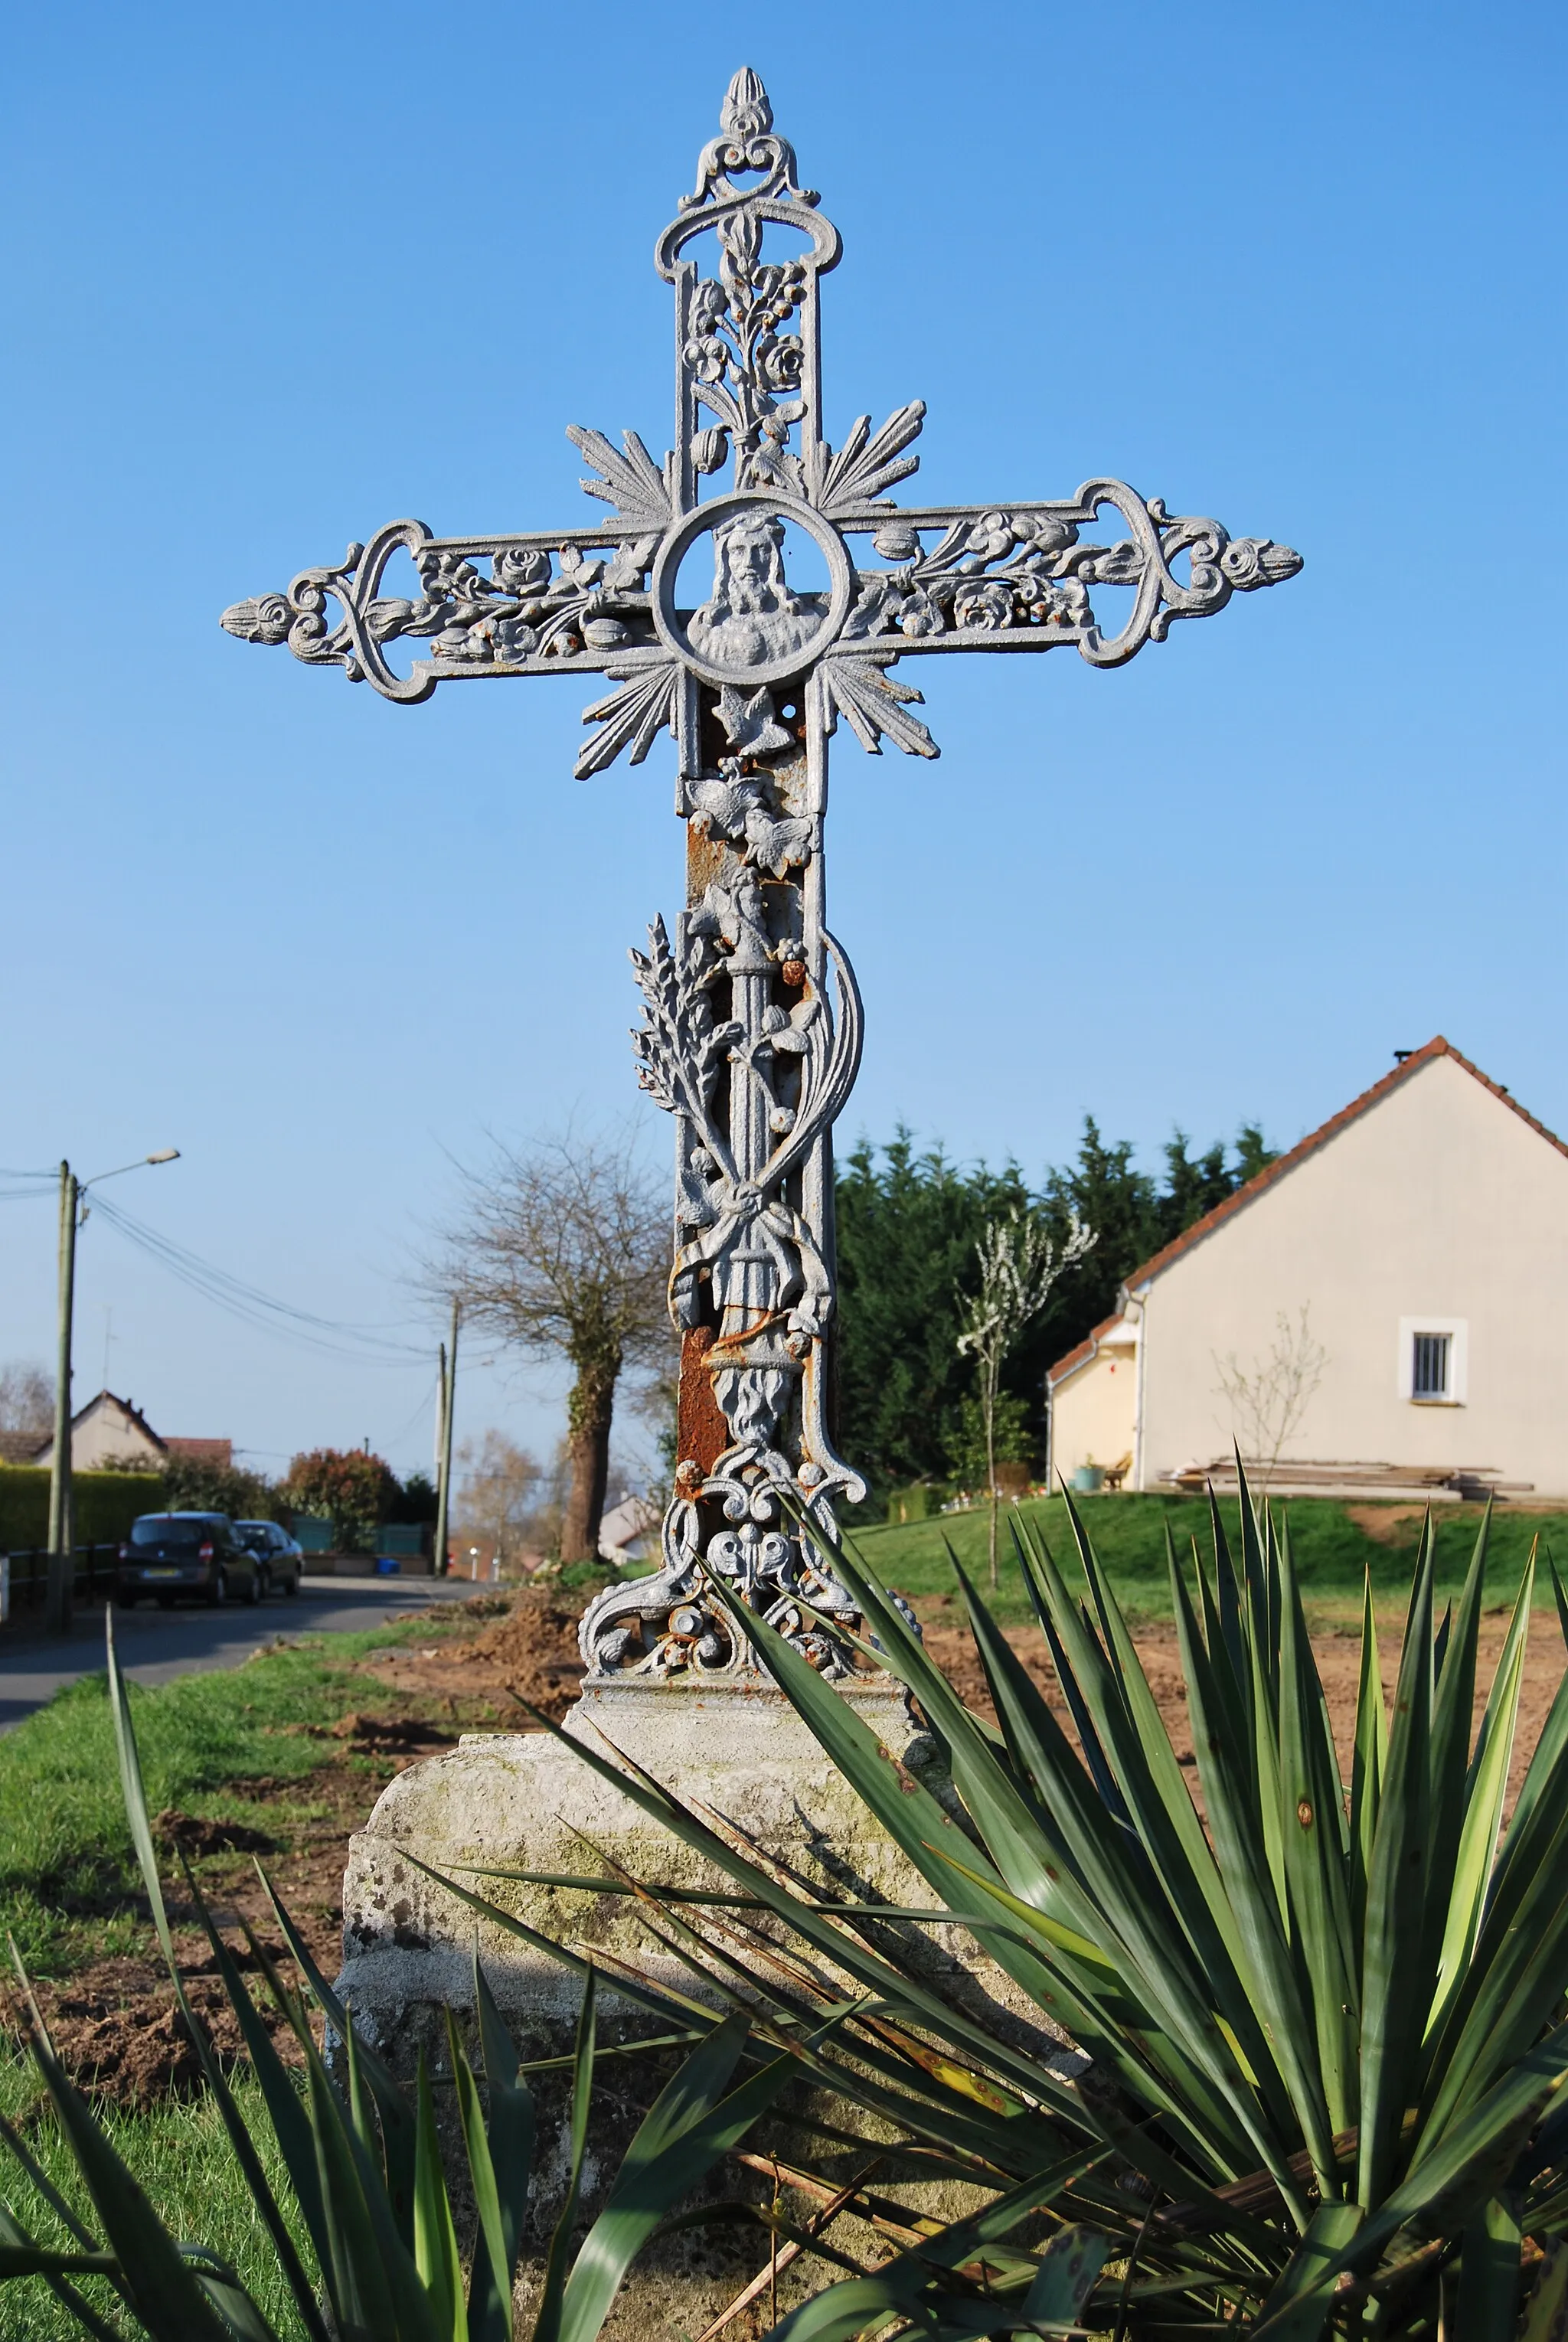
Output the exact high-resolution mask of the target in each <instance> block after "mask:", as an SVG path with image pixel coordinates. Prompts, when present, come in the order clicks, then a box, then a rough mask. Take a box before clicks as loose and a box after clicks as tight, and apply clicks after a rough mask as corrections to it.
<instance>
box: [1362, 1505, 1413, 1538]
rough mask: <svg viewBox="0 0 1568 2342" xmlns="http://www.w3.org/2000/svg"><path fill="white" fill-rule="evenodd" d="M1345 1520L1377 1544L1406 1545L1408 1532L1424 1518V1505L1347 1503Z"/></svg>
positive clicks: (1408, 1536)
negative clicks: (1353, 1524) (1351, 1522)
mask: <svg viewBox="0 0 1568 2342" xmlns="http://www.w3.org/2000/svg"><path fill="white" fill-rule="evenodd" d="M1344 1516H1345V1518H1346V1520H1347V1521H1353V1522H1354V1523H1355V1526H1356V1527H1357V1528H1358V1529H1361V1530H1363V1532H1364V1534H1365V1535H1366V1536H1369V1537H1372V1538H1373V1540H1374V1541H1375V1542H1376V1543H1377V1544H1378V1545H1392V1546H1408V1545H1409V1543H1410V1532H1411V1530H1412V1529H1413V1528H1416V1529H1419V1528H1420V1526H1421V1524H1422V1522H1423V1520H1424V1519H1425V1518H1426V1506H1424V1505H1347V1506H1345V1508H1344Z"/></svg>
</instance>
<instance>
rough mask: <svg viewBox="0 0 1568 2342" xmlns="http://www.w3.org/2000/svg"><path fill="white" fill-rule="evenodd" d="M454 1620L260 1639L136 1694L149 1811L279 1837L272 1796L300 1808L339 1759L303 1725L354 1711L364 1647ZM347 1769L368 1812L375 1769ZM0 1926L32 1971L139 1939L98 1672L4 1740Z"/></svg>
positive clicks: (118, 1949)
mask: <svg viewBox="0 0 1568 2342" xmlns="http://www.w3.org/2000/svg"><path fill="white" fill-rule="evenodd" d="M454 1608H455V1606H454ZM456 1623H457V1622H456V1620H455V1619H454V1620H453V1621H451V1622H447V1621H445V1620H443V1619H441V1617H440V1616H439V1614H436V1615H435V1616H425V1617H424V1618H421V1619H420V1620H419V1621H418V1622H417V1623H411V1624H409V1625H407V1626H386V1625H383V1626H377V1627H375V1628H374V1629H372V1630H369V1631H367V1632H365V1633H363V1634H356V1635H330V1636H329V1635H307V1636H302V1637H301V1638H300V1639H299V1640H298V1641H297V1642H289V1643H277V1644H269V1645H266V1646H264V1647H263V1648H262V1649H261V1650H259V1651H256V1652H255V1653H254V1654H253V1655H252V1656H251V1657H250V1658H249V1659H247V1660H246V1661H245V1664H244V1666H239V1667H235V1668H234V1669H232V1670H225V1671H222V1672H216V1673H213V1674H209V1675H190V1676H180V1677H179V1679H178V1680H177V1681H176V1682H175V1683H172V1684H166V1685H164V1686H161V1687H160V1688H159V1689H157V1690H155V1691H148V1690H145V1689H143V1688H142V1687H140V1686H136V1685H133V1686H132V1687H131V1697H132V1701H133V1703H134V1707H135V1718H136V1731H137V1735H138V1737H139V1739H140V1742H141V1746H142V1762H143V1765H144V1767H145V1772H146V1780H147V1797H148V1801H149V1805H150V1807H151V1810H152V1811H153V1812H155V1813H156V1812H158V1811H160V1810H161V1809H162V1808H164V1807H177V1808H179V1809H180V1810H181V1811H183V1812H185V1813H187V1814H194V1815H198V1816H201V1815H214V1816H221V1817H222V1818H224V1819H225V1820H238V1821H242V1822H251V1823H253V1824H254V1825H255V1827H258V1828H262V1829H266V1828H268V1827H271V1828H273V1829H275V1828H276V1827H277V1826H278V1824H279V1822H280V1820H285V1819H288V1818H295V1816H294V1814H293V1813H292V1812H288V1813H285V1812H280V1809H279V1806H278V1803H277V1800H278V1797H279V1795H280V1792H281V1794H282V1797H283V1799H284V1800H285V1805H286V1807H289V1808H292V1807H294V1803H295V1801H294V1799H293V1798H291V1797H289V1794H288V1793H289V1789H290V1787H291V1786H292V1785H293V1784H294V1783H295V1782H297V1783H298V1784H299V1801H300V1805H301V1807H303V1808H304V1809H305V1811H308V1800H309V1795H310V1790H309V1777H310V1776H311V1774H312V1773H314V1772H315V1771H316V1770H317V1769H318V1768H319V1767H321V1766H322V1765H323V1763H324V1761H325V1757H326V1756H328V1755H330V1757H332V1759H333V1760H334V1761H335V1762H337V1763H342V1761H343V1758H344V1751H343V1749H342V1747H341V1746H340V1745H339V1744H337V1743H335V1742H331V1741H328V1742H325V1743H324V1742H322V1741H320V1740H317V1739H313V1738H311V1737H310V1736H309V1731H310V1728H311V1727H317V1728H319V1727H321V1726H330V1725H331V1724H332V1723H333V1721H334V1720H335V1718H337V1717H339V1716H342V1715H343V1713H344V1711H345V1708H350V1707H352V1706H355V1705H358V1706H365V1704H366V1700H365V1695H366V1690H367V1686H366V1684H365V1678H364V1676H355V1674H354V1673H353V1668H354V1665H355V1661H357V1660H359V1659H360V1658H362V1657H363V1656H365V1653H366V1652H367V1651H372V1650H378V1649H385V1648H392V1647H395V1646H399V1645H402V1644H406V1643H408V1642H411V1641H412V1642H419V1643H431V1642H434V1641H435V1640H436V1639H437V1638H438V1637H439V1636H441V1635H442V1634H443V1633H444V1632H450V1631H452V1627H453V1626H454V1625H455V1624H456ZM374 1696H375V1705H376V1706H378V1707H381V1708H387V1707H395V1706H396V1705H397V1703H396V1698H395V1695H393V1694H389V1693H387V1692H386V1691H385V1690H384V1689H382V1688H381V1687H380V1686H376V1687H375V1695H374ZM352 1761H355V1762H356V1763H358V1764H360V1765H362V1766H363V1767H364V1770H365V1786H366V1790H367V1793H368V1795H367V1804H368V1802H369V1797H370V1796H373V1795H374V1792H375V1781H376V1779H377V1778H378V1777H385V1770H386V1769H387V1768H385V1767H377V1766H376V1765H375V1762H374V1761H373V1760H372V1759H369V1758H357V1759H354V1760H352ZM247 1780H251V1781H265V1783H266V1784H267V1787H266V1790H265V1797H264V1798H263V1799H261V1800H257V1799H255V1798H246V1797H245V1796H244V1794H243V1784H244V1783H245V1781H247ZM234 1784H240V1785H242V1793H241V1794H236V1793H235V1788H234V1787H232V1786H231V1785H234ZM0 1928H3V1929H5V1930H6V1931H8V1932H9V1933H10V1934H11V1935H12V1936H14V1937H15V1940H16V1945H17V1948H18V1949H19V1951H20V1952H21V1954H22V1957H23V1958H24V1960H25V1962H26V1964H27V1966H28V1967H29V1968H30V1969H31V1970H32V1972H33V1973H34V1974H35V1976H38V1977H57V1976H61V1975H64V1974H66V1973H68V1972H69V1971H70V1970H71V1969H72V1968H74V1967H80V1966H81V1965H82V1964H83V1963H84V1962H85V1961H86V1960H89V1959H103V1958H106V1957H113V1956H114V1955H115V1954H118V1953H124V1952H129V1951H132V1950H134V1949H139V1948H141V1947H142V1945H143V1943H144V1941H145V1914H144V1912H143V1908H142V1904H141V1897H140V1893H139V1889H138V1887H137V1886H136V1884H135V1865H134V1861H133V1857H132V1854H131V1843H130V1837H129V1834H128V1832H127V1829H126V1827H125V1807H124V1805H123V1804H122V1802H121V1797H120V1784H119V1777H118V1774H117V1772H116V1770H115V1748H114V1736H113V1731H112V1728H111V1725H110V1719H109V1704H108V1697H107V1686H106V1679H105V1676H102V1675H92V1676H84V1677H83V1678H82V1679H81V1680H80V1681H79V1682H77V1683H75V1684H72V1685H69V1686H67V1687H66V1688H65V1690H63V1691H61V1692H59V1693H57V1694H56V1695H55V1698H54V1699H52V1700H51V1701H50V1702H49V1704H48V1706H46V1707H42V1708H39V1709H38V1710H37V1712H36V1713H35V1715H33V1716H27V1717H26V1718H25V1719H24V1721H23V1722H22V1723H21V1724H19V1725H18V1726H16V1728H15V1731H14V1732H10V1733H7V1735H6V1736H5V1738H4V1739H3V1740H0Z"/></svg>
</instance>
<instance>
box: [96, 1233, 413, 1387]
mask: <svg viewBox="0 0 1568 2342" xmlns="http://www.w3.org/2000/svg"><path fill="white" fill-rule="evenodd" d="M93 1208H94V1210H95V1211H96V1212H99V1213H101V1214H102V1216H103V1217H104V1218H105V1220H106V1221H107V1222H108V1224H109V1226H111V1227H113V1228H117V1229H118V1231H119V1233H120V1234H121V1235H122V1236H125V1238H126V1240H127V1241H128V1242H129V1243H131V1244H134V1245H135V1246H137V1247H138V1249H139V1250H141V1251H143V1252H145V1253H146V1254H148V1255H149V1256H151V1257H152V1258H153V1259H154V1260H155V1261H157V1262H158V1263H159V1265H160V1266H162V1267H164V1268H165V1269H166V1270H167V1271H168V1273H169V1275H170V1276H175V1277H177V1278H178V1279H179V1281H180V1283H181V1284H182V1285H185V1286H188V1287H189V1288H190V1290H191V1291H192V1292H195V1293H199V1294H200V1295H201V1296H203V1298H204V1299H205V1300H207V1301H210V1302H212V1303H213V1304H214V1305H215V1306H216V1307H217V1308H219V1309H223V1310H225V1311H226V1312H227V1313H228V1315H229V1316H232V1317H237V1318H238V1319H239V1320H240V1321H241V1323H242V1324H245V1325H248V1326H253V1327H254V1328H255V1329H256V1330H257V1331H259V1332H261V1333H265V1334H272V1335H274V1336H276V1337H277V1338H279V1339H281V1340H285V1341H292V1342H295V1343H297V1344H298V1345H299V1346H301V1347H302V1348H305V1349H310V1350H315V1351H316V1352H318V1353H319V1354H321V1355H323V1356H327V1357H337V1358H346V1359H350V1360H352V1361H353V1363H354V1364H355V1365H356V1366H404V1367H407V1366H412V1365H414V1362H415V1361H417V1362H418V1363H419V1364H420V1365H421V1366H425V1367H428V1366H429V1362H430V1353H429V1350H428V1349H427V1348H426V1347H425V1346H424V1345H421V1344H415V1343H412V1342H399V1341H394V1340H388V1339H387V1338H386V1336H387V1334H388V1333H389V1332H390V1330H391V1329H390V1328H389V1327H381V1326H355V1325H352V1324H344V1323H340V1322H339V1321H337V1320H335V1319H334V1318H330V1317H318V1316H315V1314H314V1312H312V1311H310V1310H308V1309H296V1308H295V1307H294V1306H293V1305H292V1304H291V1303H289V1302H286V1301H278V1300H276V1299H275V1298H274V1296H272V1295H271V1294H269V1293H264V1292H263V1291H262V1290H261V1288H260V1287H259V1286H255V1285H248V1284H246V1283H245V1279H244V1278H243V1277H237V1276H231V1275H230V1273H229V1271H228V1270H227V1269H224V1268H219V1267H217V1266H215V1264H214V1263H213V1262H211V1261H207V1260H204V1259H203V1258H202V1257H201V1256H200V1254H198V1253H194V1252H191V1251H189V1250H187V1248H186V1247H185V1246H184V1245H180V1244H176V1243H175V1240H174V1238H173V1237H172V1236H164V1235H163V1234H161V1233H160V1231H159V1230H158V1229H156V1228H150V1227H148V1226H146V1224H145V1221H142V1220H138V1219H136V1218H135V1216H134V1215H133V1214H132V1213H130V1212H127V1211H126V1210H125V1208H124V1206H121V1205H119V1204H115V1203H111V1202H110V1201H109V1200H108V1199H107V1198H106V1197H105V1196H95V1198H94V1204H93ZM406 1322H407V1321H406V1320H404V1323H406Z"/></svg>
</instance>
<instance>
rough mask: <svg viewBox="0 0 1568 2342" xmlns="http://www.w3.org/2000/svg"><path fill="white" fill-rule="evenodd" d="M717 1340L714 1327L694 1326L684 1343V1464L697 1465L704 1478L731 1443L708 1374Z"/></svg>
mask: <svg viewBox="0 0 1568 2342" xmlns="http://www.w3.org/2000/svg"><path fill="white" fill-rule="evenodd" d="M717 1338H718V1337H717V1336H716V1335H715V1333H714V1328H713V1327H712V1326H693V1328H692V1330H691V1332H690V1333H689V1334H687V1335H685V1336H684V1338H683V1340H682V1343H681V1397H680V1444H681V1461H682V1462H683V1463H688V1462H689V1463H693V1464H695V1465H696V1466H697V1467H698V1469H699V1470H700V1472H701V1473H702V1476H703V1477H704V1479H706V1477H707V1476H708V1474H709V1473H710V1472H711V1471H712V1470H713V1468H714V1465H715V1464H716V1463H717V1461H718V1459H719V1457H720V1456H722V1455H723V1454H724V1449H725V1448H726V1447H727V1446H729V1444H730V1426H729V1425H728V1424H727V1423H726V1422H725V1421H724V1409H723V1408H722V1407H721V1406H720V1405H719V1403H718V1400H717V1399H716V1398H715V1397H714V1380H713V1376H712V1375H711V1374H710V1373H709V1372H708V1352H709V1351H710V1350H711V1349H712V1348H713V1346H714V1342H715V1341H716V1339H717Z"/></svg>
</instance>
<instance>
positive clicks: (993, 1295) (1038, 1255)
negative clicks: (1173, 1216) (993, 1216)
mask: <svg viewBox="0 0 1568 2342" xmlns="http://www.w3.org/2000/svg"><path fill="white" fill-rule="evenodd" d="M1097 1234H1098V1231H1097V1230H1095V1229H1094V1228H1086V1227H1085V1226H1084V1224H1083V1222H1082V1221H1081V1220H1080V1219H1079V1217H1078V1215H1077V1214H1076V1212H1074V1215H1073V1219H1072V1225H1071V1226H1070V1227H1069V1229H1068V1232H1067V1241H1066V1242H1065V1244H1064V1246H1063V1247H1062V1250H1061V1253H1060V1254H1058V1253H1057V1250H1056V1247H1055V1245H1054V1243H1053V1241H1052V1239H1051V1237H1050V1236H1047V1234H1046V1232H1045V1229H1044V1226H1043V1224H1042V1223H1041V1221H1040V1220H1039V1219H1037V1218H1036V1217H1035V1216H1034V1214H1033V1213H1024V1212H1023V1211H1021V1210H1020V1209H1019V1208H1018V1207H1017V1206H1014V1209H1013V1210H1012V1211H1011V1212H1010V1213H1009V1214H1008V1216H1007V1217H1006V1218H1005V1219H1004V1220H988V1221H987V1222H986V1224H985V1233H984V1236H982V1237H981V1239H980V1242H979V1243H978V1244H977V1245H976V1246H975V1247H974V1249H975V1253H976V1255H977V1256H978V1258H979V1261H980V1289H979V1291H978V1292H977V1293H975V1294H974V1295H973V1296H971V1297H970V1298H969V1299H968V1300H967V1301H966V1302H965V1303H964V1313H963V1318H962V1326H963V1330H962V1332H961V1333H960V1334H959V1336H958V1348H959V1354H960V1356H964V1355H972V1356H974V1359H975V1360H976V1361H977V1363H978V1366H979V1369H980V1419H981V1423H982V1425H983V1426H984V1433H985V1485H986V1487H987V1489H988V1490H989V1492H990V1498H991V1540H990V1551H991V1583H992V1585H993V1586H994V1585H995V1583H996V1512H997V1504H998V1501H999V1492H998V1489H997V1486H996V1400H997V1396H998V1393H999V1392H1000V1389H1001V1386H1002V1369H1003V1366H1004V1364H1005V1363H1006V1358H1007V1354H1008V1352H1009V1351H1010V1350H1011V1349H1012V1347H1013V1346H1014V1343H1015V1342H1016V1341H1017V1339H1018V1337H1019V1336H1020V1335H1021V1334H1022V1333H1023V1332H1024V1327H1025V1326H1027V1325H1028V1324H1029V1322H1030V1320H1031V1318H1034V1317H1037V1316H1039V1314H1040V1312H1041V1310H1042V1309H1044V1306H1045V1304H1046V1301H1047V1300H1048V1299H1049V1297H1050V1293H1051V1288H1052V1286H1054V1284H1055V1282H1056V1280H1057V1278H1058V1277H1059V1276H1062V1275H1063V1273H1064V1271H1065V1270H1067V1269H1069V1268H1073V1267H1075V1266H1076V1265H1077V1264H1078V1262H1079V1261H1081V1260H1082V1259H1083V1257H1084V1254H1085V1253H1086V1252H1087V1251H1088V1250H1089V1248H1090V1246H1092V1245H1093V1244H1094V1242H1095V1241H1096V1237H1097Z"/></svg>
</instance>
